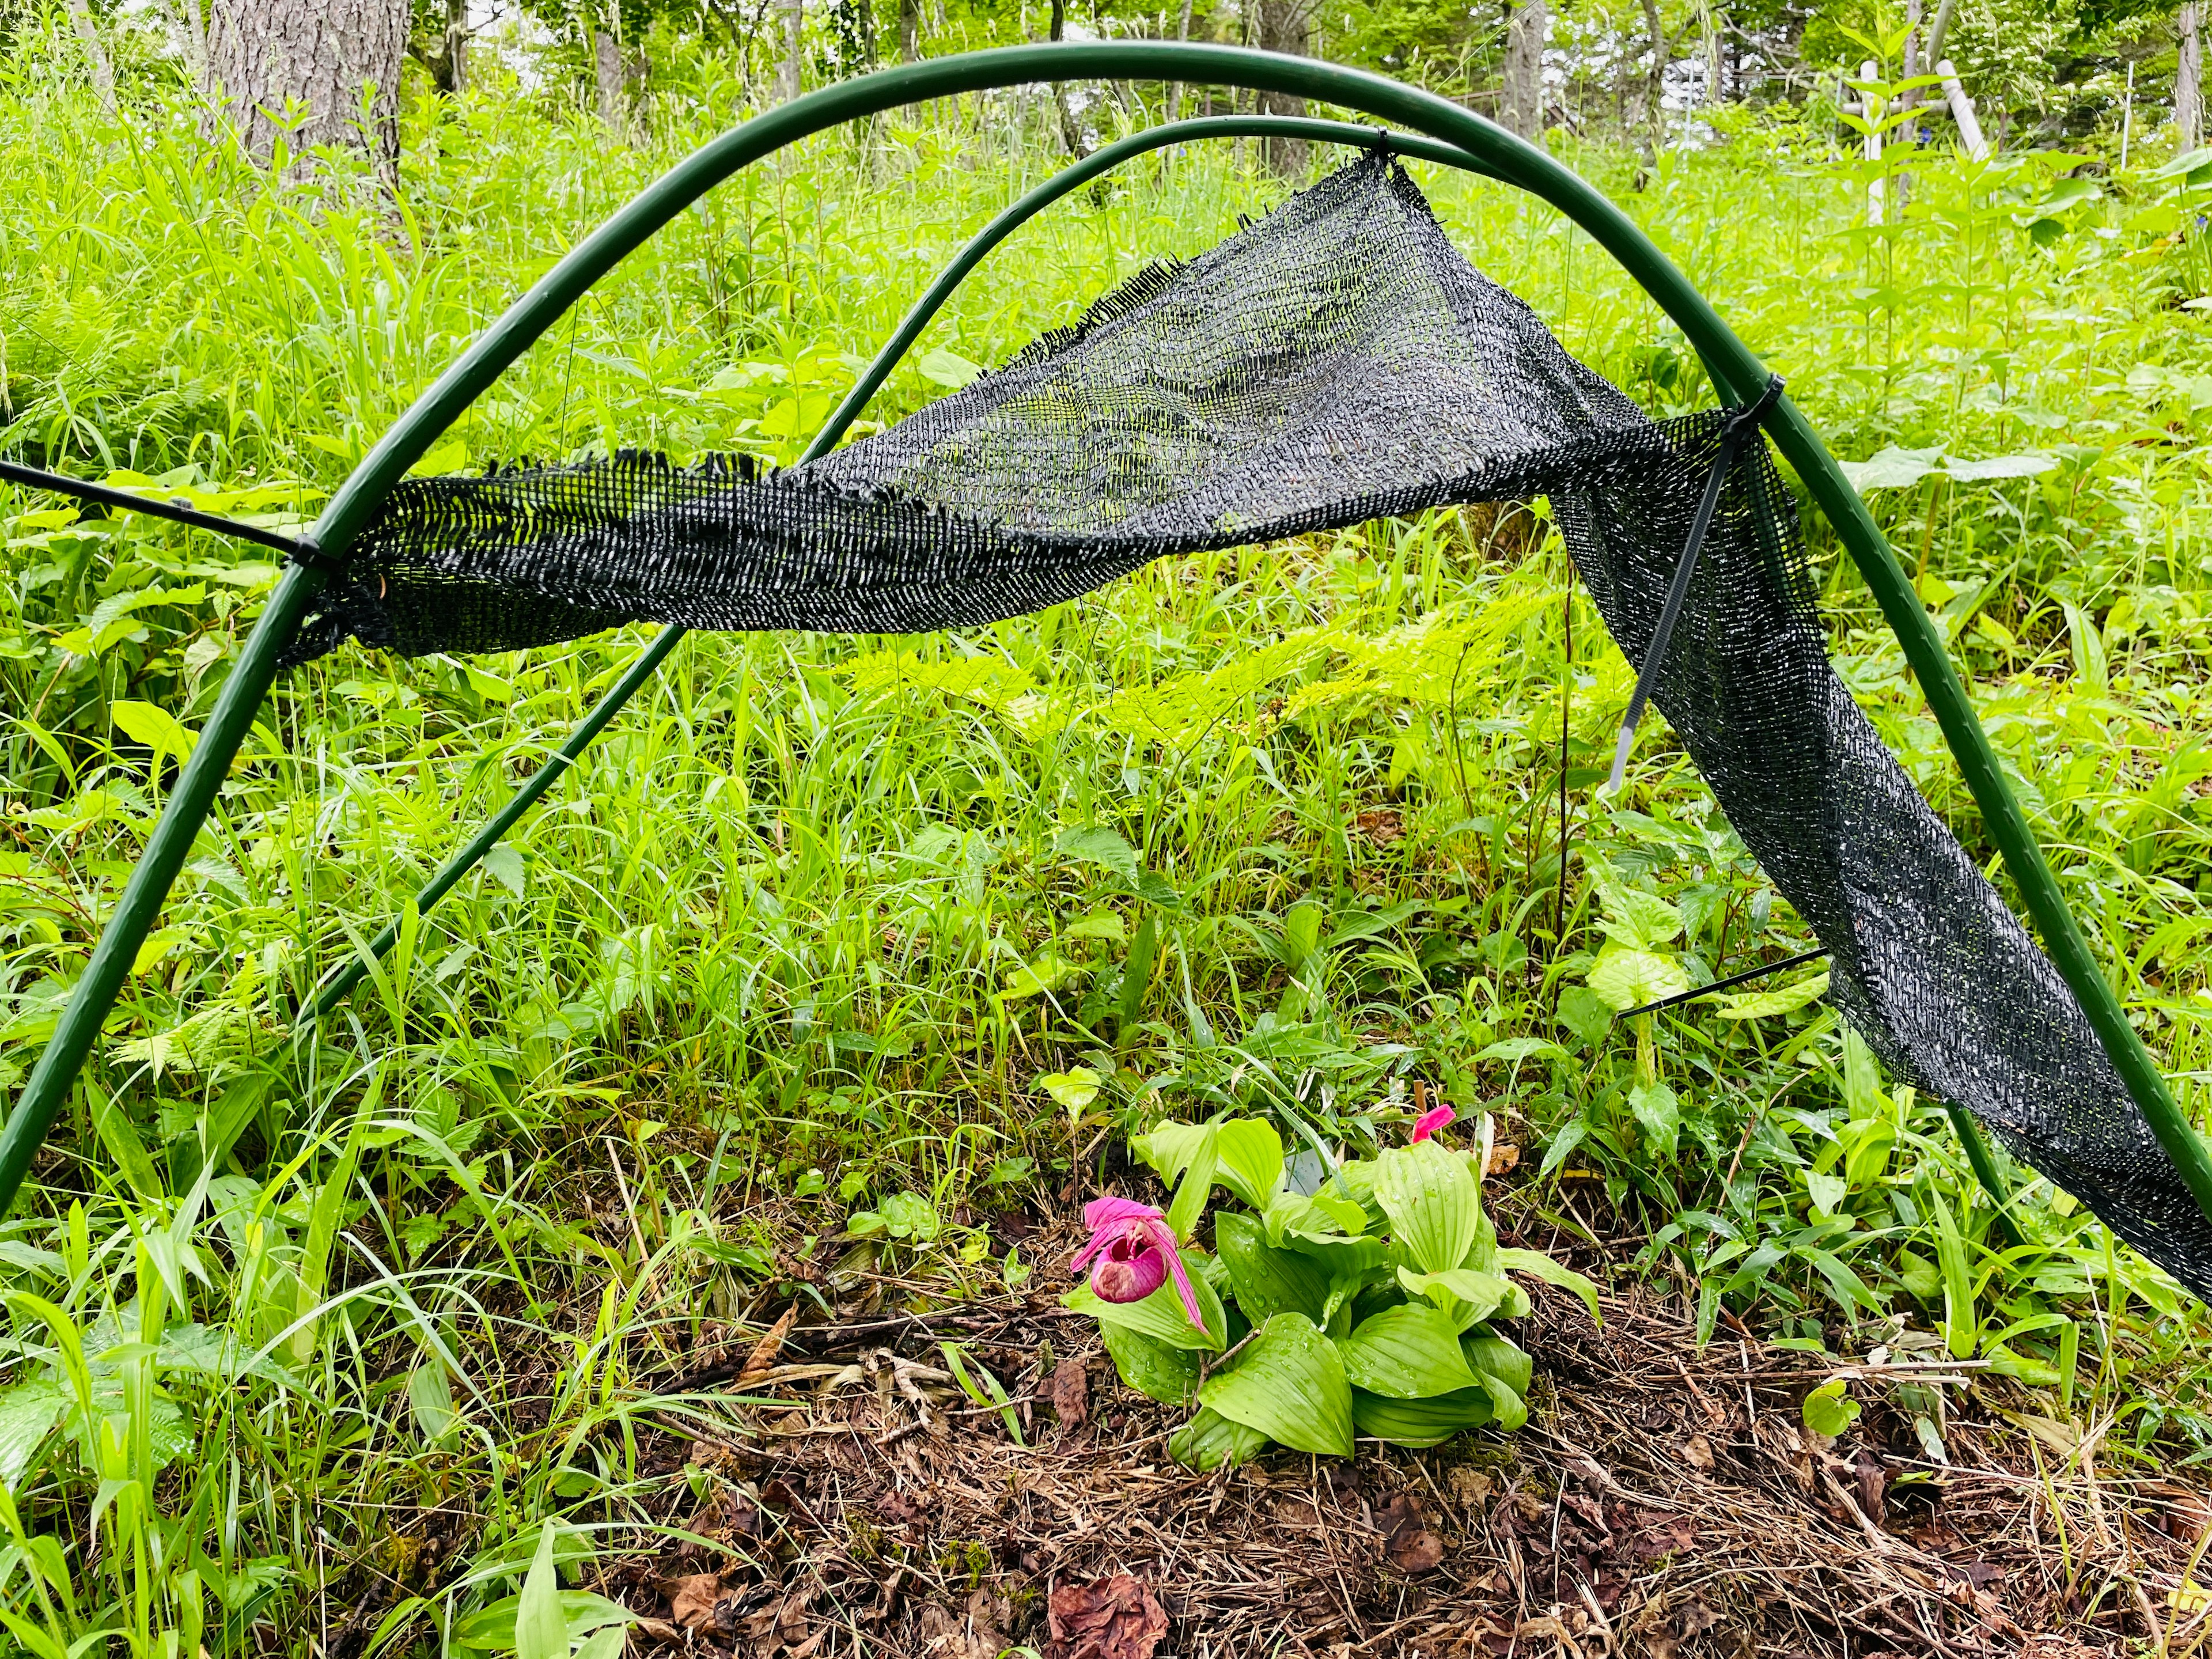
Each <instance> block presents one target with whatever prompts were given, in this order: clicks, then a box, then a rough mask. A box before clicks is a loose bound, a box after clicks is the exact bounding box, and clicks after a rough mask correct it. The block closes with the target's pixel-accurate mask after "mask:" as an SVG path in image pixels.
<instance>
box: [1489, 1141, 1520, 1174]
mask: <svg viewBox="0 0 2212 1659" xmlns="http://www.w3.org/2000/svg"><path fill="white" fill-rule="evenodd" d="M1520 1167H1521V1149H1520V1148H1519V1147H1518V1146H1515V1145H1514V1144H1513V1143H1512V1142H1511V1141H1510V1140H1501V1141H1499V1142H1498V1144H1497V1145H1496V1146H1492V1148H1491V1149H1490V1158H1489V1161H1488V1162H1487V1163H1486V1164H1484V1165H1483V1166H1482V1172H1483V1174H1485V1175H1494V1176H1499V1175H1511V1174H1512V1173H1513V1172H1514V1170H1517V1169H1519V1168H1520Z"/></svg>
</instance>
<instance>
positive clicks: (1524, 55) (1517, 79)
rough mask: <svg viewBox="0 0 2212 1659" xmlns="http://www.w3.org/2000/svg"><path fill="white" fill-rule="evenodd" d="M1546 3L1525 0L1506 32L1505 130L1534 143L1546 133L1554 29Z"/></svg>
mask: <svg viewBox="0 0 2212 1659" xmlns="http://www.w3.org/2000/svg"><path fill="white" fill-rule="evenodd" d="M1551 21H1552V13H1551V9H1550V7H1549V6H1547V4H1546V3H1545V0H1521V3H1520V4H1519V5H1517V6H1516V7H1514V9H1513V21H1511V22H1510V24H1508V25H1507V26H1506V30H1505V97H1504V103H1503V104H1502V106H1500V109H1499V114H1500V117H1501V118H1502V124H1503V125H1504V127H1505V130H1506V131H1509V132H1511V133H1514V134H1516V135H1517V136H1518V137H1522V138H1526V139H1528V141H1529V143H1534V142H1535V141H1536V140H1537V139H1539V138H1541V137H1542V136H1543V132H1544V37H1545V35H1546V34H1547V33H1549V31H1550V27H1551Z"/></svg>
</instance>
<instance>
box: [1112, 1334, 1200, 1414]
mask: <svg viewBox="0 0 2212 1659" xmlns="http://www.w3.org/2000/svg"><path fill="white" fill-rule="evenodd" d="M1098 1334H1099V1335H1100V1336H1101V1337H1102V1338H1103V1339H1104V1340H1105V1343H1106V1352H1108V1353H1110V1354H1112V1355H1113V1356H1114V1369H1115V1370H1117V1371H1119V1372H1120V1373H1121V1380H1122V1381H1123V1382H1124V1383H1127V1384H1128V1385H1129V1386H1130V1387H1131V1388H1133V1389H1135V1390H1136V1391H1137V1392H1138V1393H1139V1394H1141V1395H1144V1396H1146V1398H1147V1399H1150V1400H1157V1401H1159V1402H1160V1403H1161V1404H1162V1405H1164V1406H1182V1405H1188V1403H1189V1402H1190V1397H1191V1395H1193V1394H1194V1393H1195V1392H1196V1391H1197V1389H1198V1360H1197V1358H1196V1357H1195V1356H1194V1355H1193V1354H1192V1353H1191V1352H1190V1351H1189V1350H1188V1349H1187V1348H1176V1347H1171V1346H1169V1345H1168V1344H1167V1343H1164V1342H1162V1341H1160V1340H1158V1339H1157V1338H1155V1337H1150V1336H1146V1335H1145V1334H1143V1333H1142V1332H1140V1331H1134V1330H1132V1329H1130V1328H1129V1327H1127V1325H1116V1324H1111V1323H1101V1324H1100V1326H1099V1327H1098Z"/></svg>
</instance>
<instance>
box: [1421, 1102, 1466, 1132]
mask: <svg viewBox="0 0 2212 1659" xmlns="http://www.w3.org/2000/svg"><path fill="white" fill-rule="evenodd" d="M1458 1115H1459V1114H1458V1113H1457V1112H1455V1111H1454V1110H1452V1109H1451V1108H1450V1107H1449V1106H1431V1107H1430V1108H1429V1109H1428V1110H1427V1111H1425V1112H1423V1113H1422V1114H1421V1115H1420V1116H1419V1117H1417V1118H1415V1119H1414V1120H1413V1139H1416V1140H1426V1139H1428V1138H1429V1137H1430V1136H1431V1135H1432V1134H1434V1133H1436V1132H1437V1130H1439V1129H1441V1128H1443V1127H1444V1125H1446V1124H1447V1123H1449V1122H1450V1121H1452V1120H1453V1119H1455V1118H1456V1117H1457V1116H1458Z"/></svg>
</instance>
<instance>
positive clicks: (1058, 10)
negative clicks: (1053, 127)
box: [1045, 0, 1105, 193]
mask: <svg viewBox="0 0 2212 1659" xmlns="http://www.w3.org/2000/svg"><path fill="white" fill-rule="evenodd" d="M1066 33H1067V0H1052V25H1051V27H1049V28H1048V29H1047V31H1046V32H1045V38H1046V39H1047V40H1060V39H1062V38H1064V37H1065V36H1066ZM1052 103H1053V107H1054V109H1056V110H1058V111H1059V112H1060V142H1061V143H1064V144H1066V146H1067V153H1068V154H1069V155H1072V156H1073V157H1074V158H1075V159H1076V160H1077V161H1081V160H1082V159H1083V158H1084V157H1085V156H1086V155H1090V154H1091V150H1090V148H1089V146H1087V145H1086V144H1085V143H1084V142H1083V125H1082V123H1080V122H1079V121H1078V120H1077V119H1076V118H1075V106H1073V104H1071V103H1069V102H1068V101H1067V82H1065V81H1055V82H1053V83H1052ZM1104 189H1105V185H1104V184H1103V181H1102V182H1101V183H1100V184H1099V185H1098V186H1097V191H1103V190H1104ZM1094 193H1097V192H1094Z"/></svg>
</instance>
